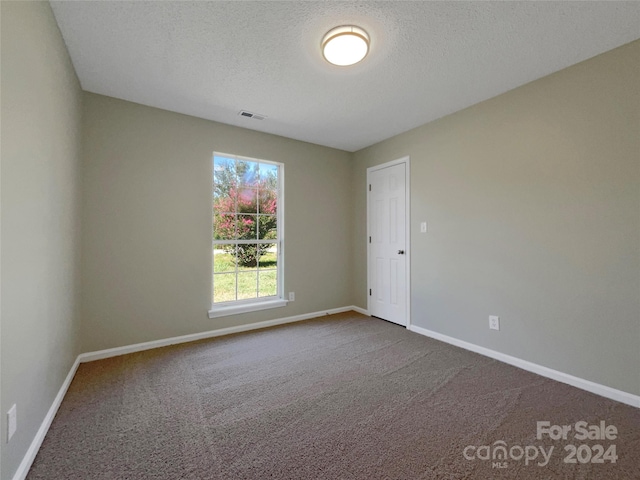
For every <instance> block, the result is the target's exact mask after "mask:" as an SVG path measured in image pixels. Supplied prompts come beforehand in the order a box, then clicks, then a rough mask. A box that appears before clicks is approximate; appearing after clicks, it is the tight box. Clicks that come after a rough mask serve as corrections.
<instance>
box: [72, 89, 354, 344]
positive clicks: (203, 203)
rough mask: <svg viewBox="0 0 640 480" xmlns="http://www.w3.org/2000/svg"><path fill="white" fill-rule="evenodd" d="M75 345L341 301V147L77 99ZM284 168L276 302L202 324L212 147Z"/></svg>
mask: <svg viewBox="0 0 640 480" xmlns="http://www.w3.org/2000/svg"><path fill="white" fill-rule="evenodd" d="M84 108H85V110H84V124H85V138H84V140H85V143H84V166H83V216H82V222H83V240H82V247H83V248H82V252H83V268H82V287H83V295H82V320H83V324H82V331H83V334H82V337H83V351H94V350H99V349H104V348H110V347H117V346H122V345H129V344H133V343H138V342H144V341H149V340H156V339H162V338H167V337H173V336H176V335H185V334H189V333H195V332H203V331H207V330H214V329H218V328H223V327H229V326H234V325H239V324H245V323H252V322H257V321H262V320H269V319H273V318H281V317H288V316H291V315H298V314H304V313H309V312H314V311H319V310H324V309H329V308H335V307H343V306H348V305H350V304H351V300H352V297H351V283H352V282H351V261H350V245H351V242H350V240H351V224H352V215H353V213H352V209H351V196H350V190H349V189H350V185H351V164H350V159H351V157H350V155H349V154H348V153H346V152H342V151H338V150H333V149H330V148H326V147H319V146H316V145H311V144H308V143H303V142H298V141H295V140H289V139H286V138H282V137H277V136H273V135H267V134H263V133H258V132H254V131H250V130H246V129H242V128H237V127H231V126H227V125H222V124H219V123H215V122H210V121H207V120H201V119H197V118H193V117H188V116H185V115H180V114H177V113H171V112H168V111H164V110H159V109H155V108H150V107H145V106H142V105H138V104H134V103H129V102H125V101H121V100H116V99H113V98H109V97H104V96H99V95H95V94H89V93H87V94H85V101H84ZM214 150H215V151H220V152H225V153H231V154H237V155H244V156H249V157H255V158H261V159H267V160H273V161H278V162H282V163H284V164H285V237H286V238H285V245H286V247H285V252H286V262H285V291H286V292H289V291H295V292H296V301H295V302H292V303H289V305H288V306H286V307H283V308H276V309H271V310H265V311H261V312H253V313H249V314H243V315H233V316H229V317H223V318H217V319H209V318H208V316H207V311H208V309H209V307H210V304H211V293H210V292H211V182H212V178H211V169H212V165H211V159H212V153H213V151H214Z"/></svg>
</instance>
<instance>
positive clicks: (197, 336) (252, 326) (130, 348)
mask: <svg viewBox="0 0 640 480" xmlns="http://www.w3.org/2000/svg"><path fill="white" fill-rule="evenodd" d="M356 308H358V307H353V306H348V307H341V308H333V309H330V310H322V311H319V312H312V313H305V314H303V315H295V316H292V317H285V318H276V319H274V320H267V321H264V322H257V323H249V324H246V325H238V326H237V327H228V328H219V329H218V330H209V331H207V332H200V333H192V334H190V335H182V336H179V337H171V338H163V339H161V340H153V341H151V342H144V343H136V344H134V345H126V346H124V347H116V348H108V349H106V350H98V351H96V352H88V353H82V354H80V355H79V356H78V359H79V360H80V363H85V362H93V361H94V360H101V359H103V358H110V357H117V356H119V355H126V354H127V353H134V352H142V351H143V350H151V349H152V348H158V347H166V346H168V345H176V344H179V343H187V342H193V341H196V340H203V339H205V338H213V337H221V336H223V335H231V334H232V333H241V332H248V331H250V330H258V329H260V328H267V327H273V326H276V325H283V324H285V323H293V322H300V321H302V320H309V319H310V318H317V317H322V316H324V315H333V314H336V313H343V312H349V311H351V310H356ZM360 310H361V309H360ZM356 311H357V310H356Z"/></svg>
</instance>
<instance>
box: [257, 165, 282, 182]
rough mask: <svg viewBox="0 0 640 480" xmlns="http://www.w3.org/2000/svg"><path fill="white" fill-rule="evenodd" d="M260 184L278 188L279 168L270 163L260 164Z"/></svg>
mask: <svg viewBox="0 0 640 480" xmlns="http://www.w3.org/2000/svg"><path fill="white" fill-rule="evenodd" d="M260 183H261V184H262V185H264V184H267V185H269V186H271V187H274V188H275V187H276V186H277V184H278V166H277V165H271V164H270V163H261V164H260Z"/></svg>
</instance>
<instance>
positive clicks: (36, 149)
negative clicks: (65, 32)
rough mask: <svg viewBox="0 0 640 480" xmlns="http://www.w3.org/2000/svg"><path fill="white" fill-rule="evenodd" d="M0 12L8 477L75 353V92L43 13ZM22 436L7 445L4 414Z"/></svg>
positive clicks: (53, 27)
mask: <svg viewBox="0 0 640 480" xmlns="http://www.w3.org/2000/svg"><path fill="white" fill-rule="evenodd" d="M0 5H1V7H0V8H1V12H2V25H1V26H2V52H1V56H2V90H1V94H2V108H1V115H2V132H1V136H2V152H1V153H2V180H1V181H2V187H1V210H2V211H1V217H2V239H1V248H2V251H1V256H2V267H1V268H2V269H1V277H2V282H1V283H2V287H1V288H2V292H1V296H2V306H1V314H2V340H1V341H2V399H1V407H0V418H1V419H2V428H1V435H0V437H1V439H0V442H1V443H2V472H1V473H0V476H1V477H2V478H3V479H5V478H6V479H9V478H11V477H12V476H13V474H14V472H15V470H16V469H17V467H18V465H19V463H20V461H21V460H22V458H23V457H24V455H25V453H26V451H27V449H28V447H29V445H30V443H31V441H32V440H33V438H34V436H35V434H36V431H37V430H38V428H39V427H40V424H41V422H42V421H43V419H44V417H45V414H46V412H47V410H48V409H49V407H50V406H51V404H52V403H53V400H54V398H55V396H56V394H57V393H58V390H59V389H60V386H61V385H62V383H63V381H64V379H65V377H66V375H67V373H68V372H69V370H70V368H71V366H72V364H73V362H74V360H75V357H76V356H77V355H78V353H79V342H78V339H79V325H78V321H79V317H78V315H77V305H78V302H77V296H78V291H79V289H78V283H77V281H78V278H79V275H78V273H79V272H78V265H79V246H80V245H79V228H78V227H79V223H78V219H79V212H78V200H77V195H78V192H79V189H78V181H79V158H80V128H81V125H80V120H81V90H80V86H79V83H78V80H77V78H76V76H75V73H74V70H73V67H72V65H71V62H70V60H69V58H68V55H67V51H66V49H65V46H64V43H63V41H62V37H61V35H60V33H59V31H58V27H57V24H56V22H55V19H54V17H53V14H52V12H51V8H50V6H49V4H48V3H46V2H44V3H42V2H17V3H14V2H4V1H3V2H0ZM14 403H15V404H17V407H18V431H17V433H16V434H15V435H14V437H13V438H12V439H11V442H10V443H9V444H6V431H7V430H6V428H7V427H6V412H7V410H8V409H9V408H10V407H11V405H13V404H14Z"/></svg>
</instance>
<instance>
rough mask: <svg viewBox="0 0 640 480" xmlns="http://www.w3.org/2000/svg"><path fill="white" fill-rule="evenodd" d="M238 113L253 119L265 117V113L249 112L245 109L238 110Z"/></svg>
mask: <svg viewBox="0 0 640 480" xmlns="http://www.w3.org/2000/svg"><path fill="white" fill-rule="evenodd" d="M238 115H240V116H241V117H247V118H253V119H254V120H264V119H265V118H267V116H266V115H260V114H259V113H251V112H247V111H246V110H240V111H239V112H238Z"/></svg>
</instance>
